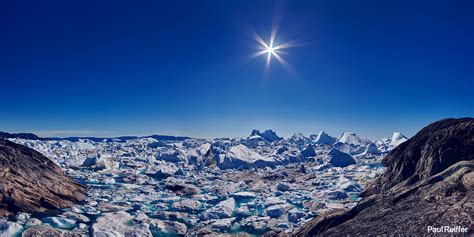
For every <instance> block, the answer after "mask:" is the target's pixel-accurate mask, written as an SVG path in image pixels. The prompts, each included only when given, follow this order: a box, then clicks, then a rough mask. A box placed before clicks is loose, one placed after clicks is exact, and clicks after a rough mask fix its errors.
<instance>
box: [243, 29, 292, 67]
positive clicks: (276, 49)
mask: <svg viewBox="0 0 474 237" xmlns="http://www.w3.org/2000/svg"><path fill="white" fill-rule="evenodd" d="M276 32H277V29H276V27H274V28H273V29H272V32H271V35H270V40H269V42H268V43H267V42H265V41H264V40H263V39H262V37H260V36H259V35H258V34H256V33H252V37H253V38H254V39H255V41H257V43H258V44H259V45H258V47H259V49H260V50H259V51H257V52H255V53H253V54H252V55H251V58H256V57H259V56H265V57H266V60H265V74H267V73H268V70H269V69H270V63H271V61H272V58H273V57H274V58H276V59H277V61H278V62H279V63H280V64H281V65H282V66H283V67H284V68H285V69H286V70H288V71H289V72H294V69H293V67H291V65H290V64H289V63H288V62H287V61H286V60H285V59H283V57H282V56H281V55H283V54H284V52H283V51H282V49H287V48H291V47H295V46H298V44H297V42H296V41H290V42H287V43H281V44H278V45H276V44H275V38H276Z"/></svg>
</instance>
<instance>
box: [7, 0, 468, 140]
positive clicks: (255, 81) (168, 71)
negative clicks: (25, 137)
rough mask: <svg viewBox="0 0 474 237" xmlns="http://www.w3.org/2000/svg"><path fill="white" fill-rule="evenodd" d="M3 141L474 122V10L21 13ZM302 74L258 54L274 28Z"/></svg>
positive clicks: (429, 4) (440, 5)
mask: <svg viewBox="0 0 474 237" xmlns="http://www.w3.org/2000/svg"><path fill="white" fill-rule="evenodd" d="M2 4H5V6H3V7H1V8H0V29H1V31H2V34H1V37H0V91H1V93H0V99H1V101H2V102H3V103H2V108H1V109H0V130H3V131H8V132H35V133H37V134H39V135H41V136H103V137H105V136H117V135H147V134H169V135H188V136H192V137H246V136H248V135H249V134H250V131H251V130H252V129H260V130H265V129H273V130H274V131H276V132H277V133H278V134H279V135H283V136H285V137H288V136H291V135H292V134H293V133H295V132H301V133H303V134H305V135H309V134H315V133H317V132H318V131H319V130H325V131H326V132H328V133H330V134H331V135H334V136H339V135H340V134H341V133H342V132H344V131H351V132H355V133H356V134H358V135H360V136H361V137H367V138H381V137H390V136H391V134H392V133H393V132H394V131H400V132H402V133H403V134H405V135H407V136H412V135H414V134H415V133H416V132H417V131H418V130H419V129H421V128H422V127H424V126H426V125H427V124H429V123H431V122H434V121H436V120H439V119H442V118H447V117H473V116H474V93H473V91H474V90H473V88H474V56H473V55H474V54H473V53H474V14H472V12H474V3H473V2H472V1H452V0H446V1H432V0H431V1H412V0H411V1H406V0H400V1H376V0H361V1H352V0H351V1H349V0H347V1H344V0H318V1H303V0H301V1H288V2H284V1H261V0H258V1H253V0H252V1H250V0H248V1H220V0H216V1H207V0H204V1H181V0H173V1H158V0H143V1H122V0H113V1H112V0H101V1H89V0H81V1H62V0H61V1H49V0H45V1H26V0H25V1H8V2H6V3H2ZM274 22H278V23H279V24H278V25H279V27H278V31H277V34H276V38H275V43H276V44H279V43H283V42H288V41H292V40H297V41H298V42H299V43H300V44H299V46H298V47H293V48H288V49H286V50H282V52H281V55H282V57H283V58H284V59H285V60H286V61H287V62H288V63H289V64H290V65H291V66H292V67H293V69H294V71H293V72H289V71H288V70H286V69H285V67H283V66H282V65H281V64H279V63H278V62H277V60H275V58H273V59H272V61H271V64H270V67H269V70H268V72H267V73H265V72H264V67H265V56H263V57H257V58H254V59H251V60H250V59H249V58H250V57H249V55H251V54H252V53H254V52H256V51H257V50H258V43H257V42H256V41H255V40H254V39H253V38H252V37H251V33H252V32H253V33H256V34H258V35H260V36H261V37H262V38H263V39H264V40H265V41H268V40H269V38H270V32H271V29H272V24H274Z"/></svg>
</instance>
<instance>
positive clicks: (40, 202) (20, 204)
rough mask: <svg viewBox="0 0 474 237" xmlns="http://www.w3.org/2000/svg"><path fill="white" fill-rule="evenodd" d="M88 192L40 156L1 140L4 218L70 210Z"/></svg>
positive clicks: (0, 190)
mask: <svg viewBox="0 0 474 237" xmlns="http://www.w3.org/2000/svg"><path fill="white" fill-rule="evenodd" d="M84 189H85V188H84V187H83V186H81V185H79V184H77V183H75V182H74V181H73V180H72V179H70V178H69V177H67V176H66V175H64V173H63V171H62V170H61V168H60V167H59V166H58V165H56V164H55V163H53V162H52V161H51V160H49V159H48V158H47V157H45V156H44V155H42V154H40V153H39V152H36V151H34V150H32V149H30V148H27V147H25V146H22V145H18V144H15V143H13V142H10V141H7V140H3V139H0V216H7V215H9V214H12V213H15V212H19V211H21V212H29V213H44V212H48V211H50V210H54V209H57V208H64V207H68V206H71V205H72V204H73V203H74V202H78V201H81V200H83V199H84V194H83V192H84Z"/></svg>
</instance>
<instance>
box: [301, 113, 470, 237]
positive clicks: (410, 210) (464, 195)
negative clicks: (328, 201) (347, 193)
mask: <svg viewBox="0 0 474 237" xmlns="http://www.w3.org/2000/svg"><path fill="white" fill-rule="evenodd" d="M383 163H384V165H385V166H387V171H386V172H385V173H384V174H383V175H382V176H381V177H380V178H378V179H377V180H376V181H375V182H374V183H373V184H372V185H371V186H370V187H369V188H368V189H367V190H366V191H365V192H364V193H363V195H364V198H363V199H362V200H361V201H360V202H359V203H358V204H357V205H356V206H355V207H354V208H352V209H351V210H348V211H337V212H331V213H326V214H323V215H322V216H320V217H318V218H316V219H314V220H312V221H310V222H308V223H307V224H306V225H305V226H303V227H302V228H301V229H300V230H299V231H297V233H295V234H296V235H299V236H312V235H322V236H347V235H368V234H371V235H401V234H402V235H429V234H431V235H433V234H434V233H429V232H428V231H427V229H428V226H432V227H441V226H451V227H455V226H461V227H465V228H467V229H468V233H464V234H468V235H469V234H472V233H473V229H472V226H473V223H474V119H472V118H463V119H445V120H441V121H438V122H435V123H433V124H431V125H429V126H427V127H425V128H424V129H422V130H421V131H420V132H419V133H417V134H416V135H415V136H414V137H413V138H411V139H409V140H408V141H406V142H404V143H402V144H401V145H400V146H398V147H397V148H396V149H394V150H393V151H392V152H391V153H390V154H389V155H387V156H386V157H385V158H384V160H383ZM458 234H463V233H458Z"/></svg>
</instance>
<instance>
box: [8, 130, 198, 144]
mask: <svg viewBox="0 0 474 237" xmlns="http://www.w3.org/2000/svg"><path fill="white" fill-rule="evenodd" d="M0 138H19V139H28V140H42V141H48V140H49V141H59V140H67V141H71V142H77V141H79V140H80V139H87V140H91V141H94V142H101V141H104V140H116V141H128V140H132V139H137V138H154V139H157V140H162V141H183V140H186V139H190V137H186V136H169V135H150V136H141V137H140V136H120V137H40V136H38V135H36V134H33V133H7V132H0Z"/></svg>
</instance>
